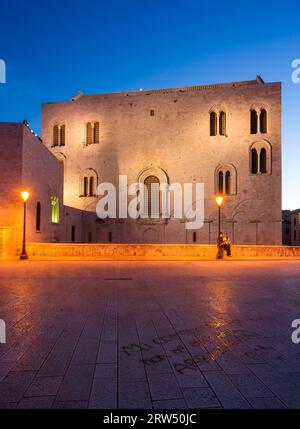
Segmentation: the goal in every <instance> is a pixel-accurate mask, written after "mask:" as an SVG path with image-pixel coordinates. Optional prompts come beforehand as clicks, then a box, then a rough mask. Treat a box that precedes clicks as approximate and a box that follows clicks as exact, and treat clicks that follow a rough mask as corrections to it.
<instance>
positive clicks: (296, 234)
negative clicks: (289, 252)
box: [291, 209, 300, 246]
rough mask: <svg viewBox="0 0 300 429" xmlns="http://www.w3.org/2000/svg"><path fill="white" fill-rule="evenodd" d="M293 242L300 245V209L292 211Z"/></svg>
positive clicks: (294, 244) (293, 244)
mask: <svg viewBox="0 0 300 429" xmlns="http://www.w3.org/2000/svg"><path fill="white" fill-rule="evenodd" d="M291 244H292V246H300V209H297V210H293V211H291Z"/></svg>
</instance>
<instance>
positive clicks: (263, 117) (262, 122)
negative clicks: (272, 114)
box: [260, 109, 267, 134]
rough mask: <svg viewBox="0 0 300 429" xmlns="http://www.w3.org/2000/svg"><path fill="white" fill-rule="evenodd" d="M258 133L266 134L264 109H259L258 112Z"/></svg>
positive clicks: (265, 113)
mask: <svg viewBox="0 0 300 429" xmlns="http://www.w3.org/2000/svg"><path fill="white" fill-rule="evenodd" d="M260 132H261V133H262V134H266V132H267V111H266V109H261V111H260Z"/></svg>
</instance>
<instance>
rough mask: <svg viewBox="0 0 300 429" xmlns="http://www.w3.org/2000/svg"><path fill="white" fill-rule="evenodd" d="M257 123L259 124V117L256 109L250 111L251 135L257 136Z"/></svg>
mask: <svg viewBox="0 0 300 429" xmlns="http://www.w3.org/2000/svg"><path fill="white" fill-rule="evenodd" d="M257 123H258V116H257V112H256V110H254V109H251V110H250V133H251V134H257V128H258V127H257Z"/></svg>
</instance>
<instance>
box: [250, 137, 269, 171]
mask: <svg viewBox="0 0 300 429" xmlns="http://www.w3.org/2000/svg"><path fill="white" fill-rule="evenodd" d="M271 171H272V147H271V145H270V143H269V142H268V141H267V140H261V141H257V142H255V143H253V144H252V145H251V146H250V172H251V174H271Z"/></svg>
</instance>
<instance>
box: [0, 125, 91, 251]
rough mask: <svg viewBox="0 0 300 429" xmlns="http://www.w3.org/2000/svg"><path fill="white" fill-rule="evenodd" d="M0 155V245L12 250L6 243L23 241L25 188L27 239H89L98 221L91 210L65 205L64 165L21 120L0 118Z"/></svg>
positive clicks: (57, 240) (31, 240)
mask: <svg viewBox="0 0 300 429" xmlns="http://www.w3.org/2000/svg"><path fill="white" fill-rule="evenodd" d="M0 154H1V156H0V181H1V186H0V199H1V204H0V247H1V248H3V249H4V248H5V249H8V250H7V251H8V252H9V253H11V252H12V250H11V249H10V248H9V247H7V246H8V245H9V246H10V245H11V246H14V245H15V243H20V242H21V241H22V231H23V201H22V198H21V191H22V190H24V189H26V190H28V192H29V193H30V196H29V199H28V201H27V203H26V204H27V210H26V212H27V216H26V217H27V234H26V236H27V241H30V242H44V243H45V242H64V241H66V242H71V241H74V242H81V241H84V240H85V239H86V240H88V238H89V234H88V232H92V231H93V228H95V227H96V225H97V223H96V215H95V214H93V213H85V212H82V211H81V210H78V209H75V208H72V207H67V206H65V205H64V195H63V193H64V189H63V187H64V179H63V176H64V168H63V164H62V163H61V162H60V161H58V160H57V158H56V157H55V156H54V155H53V154H52V153H51V152H50V151H49V150H48V149H47V148H46V147H45V145H43V143H42V141H41V139H39V138H38V136H37V135H35V134H34V133H33V131H32V130H31V129H30V128H29V127H28V125H27V124H26V122H24V123H0ZM85 226H86V228H87V229H86V228H85ZM94 236H95V234H94ZM0 255H2V251H1V249H0ZM2 256H3V255H2ZM4 256H5V255H4Z"/></svg>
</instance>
